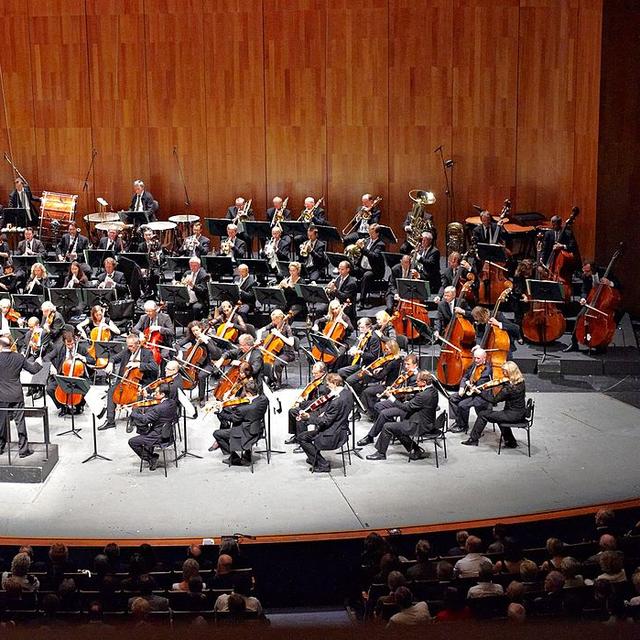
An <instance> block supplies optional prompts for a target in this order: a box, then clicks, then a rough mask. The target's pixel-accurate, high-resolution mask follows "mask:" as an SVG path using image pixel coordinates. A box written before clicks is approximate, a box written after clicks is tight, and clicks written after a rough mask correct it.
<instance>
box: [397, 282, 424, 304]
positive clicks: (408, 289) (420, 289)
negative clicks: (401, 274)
mask: <svg viewBox="0 0 640 640" xmlns="http://www.w3.org/2000/svg"><path fill="white" fill-rule="evenodd" d="M396 284H397V285H398V295H399V296H400V297H401V298H404V299H405V300H412V299H415V298H417V299H418V300H422V301H423V302H426V301H427V300H428V299H429V296H430V295H431V291H430V287H429V283H428V282H427V281H426V280H414V279H413V278H398V279H397V280H396Z"/></svg>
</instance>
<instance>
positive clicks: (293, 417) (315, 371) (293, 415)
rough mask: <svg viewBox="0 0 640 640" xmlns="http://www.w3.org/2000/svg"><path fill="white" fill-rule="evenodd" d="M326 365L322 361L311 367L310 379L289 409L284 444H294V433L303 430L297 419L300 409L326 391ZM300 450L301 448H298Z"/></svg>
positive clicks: (302, 424) (302, 422)
mask: <svg viewBox="0 0 640 640" xmlns="http://www.w3.org/2000/svg"><path fill="white" fill-rule="evenodd" d="M326 376H327V365H325V363H324V362H316V363H314V365H313V366H312V367H311V381H310V382H309V384H308V385H307V386H306V387H305V388H304V389H303V390H302V392H301V393H300V395H299V396H298V398H297V399H296V401H295V402H294V403H293V406H292V407H291V408H290V409H289V434H291V436H292V437H290V438H289V439H288V440H285V442H284V443H285V444H295V443H296V435H297V434H298V433H301V432H302V431H305V429H306V425H305V423H304V421H302V420H299V419H298V416H299V415H300V411H303V410H304V409H306V408H307V407H308V406H309V405H310V404H311V403H312V402H313V401H314V400H317V399H318V398H319V397H320V396H323V395H325V394H326V393H328V391H329V388H328V387H327V385H326V382H325V380H326ZM300 451H302V449H301V450H300Z"/></svg>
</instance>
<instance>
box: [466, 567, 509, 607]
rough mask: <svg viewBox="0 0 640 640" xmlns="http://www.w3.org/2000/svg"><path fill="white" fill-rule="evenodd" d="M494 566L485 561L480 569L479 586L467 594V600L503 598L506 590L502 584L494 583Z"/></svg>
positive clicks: (472, 588)
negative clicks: (492, 597)
mask: <svg viewBox="0 0 640 640" xmlns="http://www.w3.org/2000/svg"><path fill="white" fill-rule="evenodd" d="M492 579H493V565H492V564H491V562H490V561H489V560H486V561H485V560H483V561H482V562H481V563H480V567H479V569H478V584H476V585H474V586H473V587H471V588H470V589H469V591H468V592H467V598H484V597H487V596H501V595H502V594H503V593H504V589H503V588H502V585H500V584H494V583H493V580H492Z"/></svg>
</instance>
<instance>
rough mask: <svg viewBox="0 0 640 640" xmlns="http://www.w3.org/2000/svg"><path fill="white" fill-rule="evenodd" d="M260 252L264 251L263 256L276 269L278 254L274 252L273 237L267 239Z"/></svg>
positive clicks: (274, 243) (274, 242)
mask: <svg viewBox="0 0 640 640" xmlns="http://www.w3.org/2000/svg"><path fill="white" fill-rule="evenodd" d="M262 252H263V253H264V256H265V258H266V259H267V262H268V263H269V266H270V267H271V268H272V269H274V270H275V269H277V268H278V256H277V254H276V241H275V239H274V238H269V240H267V242H266V243H265V245H264V249H263V250H262Z"/></svg>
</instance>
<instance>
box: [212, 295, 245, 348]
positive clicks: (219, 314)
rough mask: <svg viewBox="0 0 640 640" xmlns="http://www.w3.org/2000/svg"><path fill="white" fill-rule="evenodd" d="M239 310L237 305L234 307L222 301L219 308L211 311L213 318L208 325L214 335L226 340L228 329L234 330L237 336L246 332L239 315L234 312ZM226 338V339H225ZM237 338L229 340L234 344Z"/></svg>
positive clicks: (243, 322)
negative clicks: (212, 329)
mask: <svg viewBox="0 0 640 640" xmlns="http://www.w3.org/2000/svg"><path fill="white" fill-rule="evenodd" d="M237 309H239V305H236V306H235V307H234V306H233V305H232V304H231V303H230V302H229V301H228V300H224V301H223V302H221V303H220V306H219V307H216V308H215V309H214V310H213V317H212V318H211V319H210V320H209V324H210V325H211V326H212V327H213V328H214V329H215V331H216V335H217V336H218V337H220V338H225V340H228V339H229V337H228V335H226V334H227V330H228V329H231V328H233V329H235V330H236V331H237V333H238V336H240V335H242V334H243V333H246V332H247V325H246V324H245V321H244V319H243V318H242V316H241V315H238V313H237V312H236V311H237ZM225 336H226V337H225ZM237 339H238V337H236V338H234V339H233V340H231V342H236V341H237Z"/></svg>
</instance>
